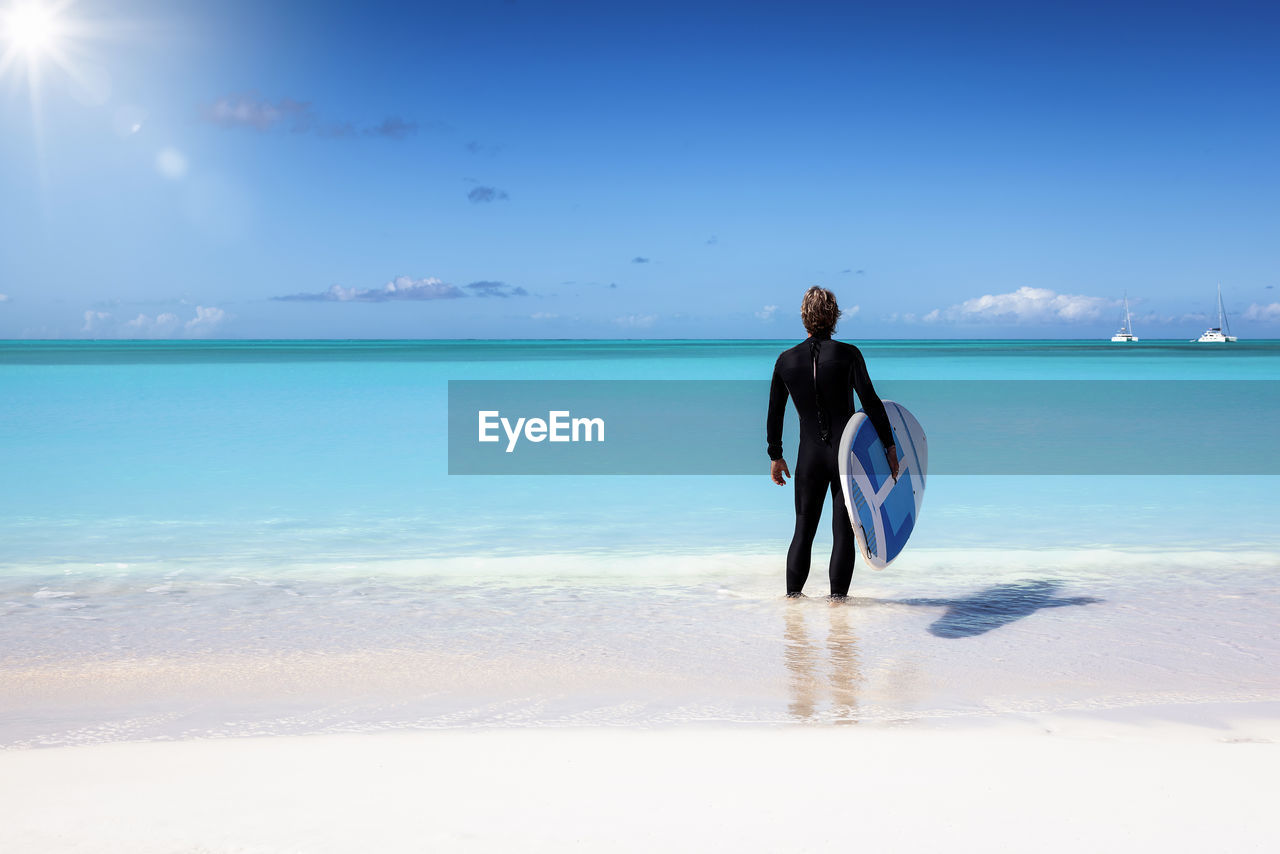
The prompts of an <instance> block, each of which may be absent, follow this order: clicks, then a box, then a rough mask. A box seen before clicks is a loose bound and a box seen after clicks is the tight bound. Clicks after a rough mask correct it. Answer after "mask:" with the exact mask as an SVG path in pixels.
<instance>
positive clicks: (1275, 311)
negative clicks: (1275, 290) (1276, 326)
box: [1243, 302, 1280, 323]
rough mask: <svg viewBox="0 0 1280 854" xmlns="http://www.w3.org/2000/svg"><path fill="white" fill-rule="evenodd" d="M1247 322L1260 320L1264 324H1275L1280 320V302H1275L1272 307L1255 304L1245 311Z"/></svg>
mask: <svg viewBox="0 0 1280 854" xmlns="http://www.w3.org/2000/svg"><path fill="white" fill-rule="evenodd" d="M1243 317H1244V319H1245V320H1260V321H1262V322H1263V323H1274V322H1276V321H1277V320H1280V302H1273V303H1271V304H1270V305H1258V303H1256V302H1255V303H1254V304H1253V305H1251V306H1249V307H1248V308H1247V309H1245V311H1244V315H1243Z"/></svg>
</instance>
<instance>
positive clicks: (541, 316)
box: [529, 311, 560, 320]
mask: <svg viewBox="0 0 1280 854" xmlns="http://www.w3.org/2000/svg"><path fill="white" fill-rule="evenodd" d="M559 316H560V315H558V314H553V313H551V312H549V311H535V312H534V313H533V314H531V315H529V317H531V318H533V319H534V320H555V319H556V318H557V317H559Z"/></svg>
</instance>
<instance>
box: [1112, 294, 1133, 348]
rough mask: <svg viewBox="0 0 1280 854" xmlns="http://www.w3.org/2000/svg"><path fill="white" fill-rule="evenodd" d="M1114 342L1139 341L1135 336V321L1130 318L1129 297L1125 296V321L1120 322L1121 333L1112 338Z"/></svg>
mask: <svg viewBox="0 0 1280 854" xmlns="http://www.w3.org/2000/svg"><path fill="white" fill-rule="evenodd" d="M1111 340H1112V341H1137V340H1138V336H1137V335H1134V334H1133V319H1132V318H1131V317H1129V295H1128V294H1125V295H1124V320H1122V321H1121V322H1120V331H1119V332H1117V333H1116V334H1115V335H1112V336H1111Z"/></svg>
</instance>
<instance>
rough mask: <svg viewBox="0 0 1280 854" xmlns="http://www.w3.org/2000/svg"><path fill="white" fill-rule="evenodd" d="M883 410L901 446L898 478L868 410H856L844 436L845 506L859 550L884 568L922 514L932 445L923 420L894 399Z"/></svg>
mask: <svg viewBox="0 0 1280 854" xmlns="http://www.w3.org/2000/svg"><path fill="white" fill-rule="evenodd" d="M884 410H885V413H886V414H887V415H888V416H889V426H890V428H892V430H893V439H894V444H895V445H897V448H898V479H897V480H896V481H895V480H894V479H893V475H892V474H891V473H890V472H889V461H888V460H887V459H886V458H885V455H884V445H882V444H881V443H880V437H879V436H877V435H876V428H875V427H874V426H872V424H871V419H870V418H868V417H867V414H866V413H865V412H863V411H861V410H859V411H858V412H856V413H854V416H853V417H852V418H850V419H849V423H848V424H847V425H846V426H845V428H844V433H843V434H842V435H841V436H840V456H839V464H840V486H841V488H842V489H843V490H844V506H845V507H846V508H847V509H848V511H849V521H851V522H852V523H853V533H854V537H855V538H856V539H857V541H858V550H859V551H861V552H862V556H863V558H865V559H866V561H867V563H869V564H871V566H872V568H873V569H884V568H885V567H886V566H888V565H889V564H890V563H891V562H892V561H893V559H894V558H896V557H897V556H898V555H900V554H901V553H902V549H903V548H904V547H905V546H906V544H907V538H908V537H910V536H911V532H912V531H913V530H915V526H916V520H917V519H918V518H919V517H920V505H921V504H922V503H923V502H924V482H925V477H926V476H927V474H928V470H929V443H928V441H927V440H926V439H925V436H924V430H923V429H921V427H920V422H919V421H917V420H916V418H915V416H914V415H912V414H911V413H910V412H908V411H907V409H906V407H905V406H902V405H900V404H897V403H894V402H893V401H892V400H886V401H884Z"/></svg>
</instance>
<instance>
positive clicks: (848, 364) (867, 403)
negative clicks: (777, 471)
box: [767, 337, 893, 596]
mask: <svg viewBox="0 0 1280 854" xmlns="http://www.w3.org/2000/svg"><path fill="white" fill-rule="evenodd" d="M851 392H855V393H857V395H858V400H859V401H860V402H861V403H862V408H863V410H864V411H865V412H866V413H867V416H868V417H869V418H870V419H871V424H872V426H874V427H875V429H876V433H877V435H879V437H880V441H881V442H882V443H883V444H884V446H885V447H886V448H887V447H889V446H890V445H892V444H893V433H892V431H891V430H890V429H889V417H888V416H887V415H885V411H884V404H883V403H881V402H880V397H879V396H878V395H877V394H876V390H875V389H874V388H873V387H872V386H871V378H870V377H868V376H867V364H866V362H864V361H863V359H862V353H860V352H858V348H857V347H854V346H853V345H852V344H845V343H844V342H842V341H833V340H832V339H830V338H814V337H810V338H807V339H805V341H804V343H802V344H798V345H796V346H795V347H792V348H791V349H790V350H787V351H786V352H785V353H783V354H782V355H781V356H779V357H778V361H777V363H776V364H775V365H774V366H773V385H772V387H771V388H770V390H769V418H768V424H767V432H768V440H769V459H771V460H778V459H781V458H782V418H783V415H784V414H785V412H786V408H787V395H788V394H790V395H791V400H792V401H794V402H795V405H796V412H797V414H799V416H800V452H799V455H798V457H797V459H796V465H795V469H794V470H793V471H792V476H793V478H794V483H793V486H794V488H795V491H796V530H795V535H794V536H793V537H792V538H791V548H790V549H789V550H788V551H787V594H788V595H791V594H796V593H799V592H800V591H801V589H802V588H803V587H804V582H805V579H807V578H808V577H809V560H810V554H811V552H812V550H813V537H814V534H816V533H817V532H818V520H819V518H820V517H821V516H822V504H823V501H824V500H825V496H826V492H827V490H828V489H830V490H831V502H832V508H831V510H832V515H831V531H832V534H833V536H834V538H835V542H834V543H833V544H832V547H831V567H830V574H831V595H833V596H845V595H847V594H848V592H849V583H850V582H851V581H852V580H853V559H854V555H855V553H856V546H855V543H854V539H853V525H852V524H851V523H850V522H849V514H848V512H847V511H846V510H845V506H844V494H843V492H842V490H841V489H840V475H839V470H838V468H837V464H836V455H837V451H838V450H839V445H840V436H841V434H842V433H844V427H845V424H847V423H848V421H849V419H850V418H852V417H853V414H854V412H856V411H857V409H856V407H855V406H854V401H853V394H852V393H851Z"/></svg>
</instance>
